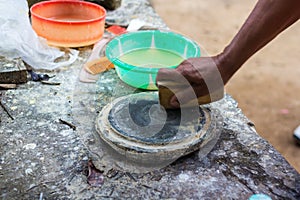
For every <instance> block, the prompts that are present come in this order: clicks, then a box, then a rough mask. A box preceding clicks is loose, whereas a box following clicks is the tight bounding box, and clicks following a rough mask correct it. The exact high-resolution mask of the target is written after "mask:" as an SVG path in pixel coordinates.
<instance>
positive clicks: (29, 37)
mask: <svg viewBox="0 0 300 200" xmlns="http://www.w3.org/2000/svg"><path fill="white" fill-rule="evenodd" d="M28 11H29V8H28V3H27V1H26V0H17V1H16V0H13V1H7V0H0V56H5V57H7V58H10V59H12V58H22V59H23V60H24V61H25V62H26V63H27V64H29V65H30V66H31V67H32V68H34V69H46V70H53V69H56V68H58V67H63V66H67V65H70V64H72V63H73V62H74V61H75V60H76V59H77V57H78V51H76V50H73V49H70V53H69V58H68V60H66V61H63V62H54V61H55V60H56V59H57V58H59V57H62V56H64V55H65V52H62V51H60V50H59V49H58V48H55V47H50V46H48V45H47V43H46V40H45V39H43V38H41V37H39V36H38V35H37V34H36V33H35V32H34V30H33V29H32V27H31V24H30V20H29V16H28Z"/></svg>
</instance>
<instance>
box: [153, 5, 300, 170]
mask: <svg viewBox="0 0 300 200" xmlns="http://www.w3.org/2000/svg"><path fill="white" fill-rule="evenodd" d="M256 2H257V1H253V0H243V1H240V0H210V1H205V0H189V1H186V0H151V3H152V5H153V7H154V9H155V10H156V12H157V13H158V14H159V15H160V17H161V18H162V19H163V20H164V21H165V23H166V24H167V26H168V27H169V28H171V29H172V30H174V31H177V32H180V33H182V34H183V35H186V36H188V37H190V38H192V39H194V40H195V41H197V42H198V43H199V44H200V45H201V46H202V47H204V49H205V50H206V51H207V53H208V54H209V55H215V54H217V53H219V52H220V51H222V50H223V49H224V47H225V46H226V45H227V44H228V43H229V42H230V41H231V39H232V38H233V37H234V35H235V34H236V33H237V31H238V30H239V28H240V27H241V26H242V23H243V22H244V21H245V20H246V18H247V16H248V15H249V13H250V12H251V10H252V9H253V7H254V5H255V3H256ZM299 35H300V22H299V21H298V22H297V23H296V24H294V25H293V26H291V27H290V28H288V29H287V30H286V31H285V32H283V33H282V34H281V35H279V36H278V37H277V38H275V39H274V40H273V41H272V42H271V43H269V44H268V45H267V46H266V47H264V48H263V49H262V50H261V51H260V52H258V53H256V54H255V55H254V56H253V57H252V58H250V59H249V60H248V61H247V62H246V63H245V64H244V65H243V67H242V68H241V69H240V70H239V71H238V72H237V73H236V74H235V76H234V77H233V78H232V79H231V80H230V82H229V83H228V84H227V85H226V92H227V93H229V94H230V95H231V96H233V98H234V99H235V100H237V102H238V104H239V107H240V108H241V109H242V110H243V112H244V114H245V115H246V116H247V117H248V118H249V119H250V120H251V121H252V122H253V123H254V124H255V127H256V130H257V132H258V134H260V135H261V136H262V137H263V138H265V139H266V140H268V141H269V142H270V143H271V144H272V145H273V146H274V147H275V148H276V149H277V150H278V151H279V152H280V153H281V154H282V155H283V156H284V157H285V158H286V159H287V161H288V162H289V163H290V164H291V165H292V166H293V167H295V168H296V170H297V171H298V172H300V146H299V145H296V143H295V141H294V139H293V131H294V129H295V128H296V127H297V126H298V125H300V38H299Z"/></svg>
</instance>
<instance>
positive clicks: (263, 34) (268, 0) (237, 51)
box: [214, 0, 300, 83]
mask: <svg viewBox="0 0 300 200" xmlns="http://www.w3.org/2000/svg"><path fill="white" fill-rule="evenodd" d="M299 18H300V0H259V1H258V3H257V4H256V6H255V8H254V9H253V11H252V12H251V14H250V15H249V17H248V18H247V20H246V22H245V23H244V24H243V26H242V27H241V29H240V30H239V32H238V33H237V35H236V36H235V37H234V38H233V40H232V41H231V43H230V44H229V45H228V46H227V47H226V48H225V49H224V51H223V52H222V53H221V54H219V55H218V56H216V57H214V59H215V60H216V63H217V65H218V67H219V70H220V72H221V74H222V77H223V81H224V83H227V81H228V80H229V79H230V78H231V76H232V75H233V74H234V73H235V72H236V71H237V70H238V69H239V68H240V67H241V66H242V65H243V64H244V63H245V62H246V61H247V60H248V59H249V58H250V57H251V56H252V55H253V54H254V53H255V52H257V51H258V50H260V49H261V48H262V47H264V46H265V45H266V44H267V43H269V42H270V41H271V40H272V39H274V38H275V37H276V36H277V35H278V34H279V33H280V32H282V31H283V30H285V29H286V28H287V27H289V26H290V25H291V24H293V23H295V22H296V21H297V20H298V19H299Z"/></svg>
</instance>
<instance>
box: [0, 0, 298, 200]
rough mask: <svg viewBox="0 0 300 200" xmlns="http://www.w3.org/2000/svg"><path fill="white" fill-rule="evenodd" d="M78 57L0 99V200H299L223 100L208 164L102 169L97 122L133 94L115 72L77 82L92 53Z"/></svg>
mask: <svg viewBox="0 0 300 200" xmlns="http://www.w3.org/2000/svg"><path fill="white" fill-rule="evenodd" d="M124 3H125V4H126V3H132V4H139V5H140V7H139V11H140V12H141V13H143V15H144V16H147V17H144V18H145V19H147V20H148V22H149V24H150V22H151V21H153V24H156V25H157V24H159V23H160V22H161V19H160V18H159V17H158V16H157V15H156V14H155V13H154V12H153V10H152V8H151V7H150V6H149V4H148V3H147V2H146V1H140V0H136V1H124ZM127 5H128V4H127ZM124 16H125V15H124ZM140 16H142V14H141V15H140ZM126 17H128V16H127V15H126ZM144 18H143V19H144ZM160 26H164V25H163V24H160ZM79 50H80V55H79V59H78V60H77V61H76V63H74V64H73V65H72V66H70V67H67V68H62V69H60V70H57V71H54V72H52V73H51V74H53V75H56V76H55V77H54V78H53V81H55V82H60V83H61V84H60V85H43V84H41V83H39V82H28V83H26V84H24V85H21V86H20V87H19V88H18V89H17V90H8V91H6V92H2V94H1V95H0V96H1V102H2V104H3V105H5V107H6V108H7V110H8V111H9V112H10V114H11V115H12V116H13V117H14V120H12V119H11V118H9V117H8V116H7V114H6V112H3V110H2V108H0V110H1V111H0V119H1V122H0V191H1V192H0V195H1V198H2V199H39V198H40V197H41V196H42V198H43V199H72V200H73V199H247V198H248V197H249V196H250V195H252V194H254V193H264V194H267V195H269V196H271V197H272V199H295V200H296V199H300V175H299V173H297V172H296V170H295V169H293V168H292V167H291V166H290V165H289V164H288V163H287V162H286V160H285V159H284V158H283V157H282V155H280V154H279V153H278V152H277V151H276V150H275V149H274V148H273V147H272V146H271V145H270V144H269V143H268V142H266V141H265V140H264V139H262V138H261V137H260V136H259V135H258V134H257V133H256V131H255V130H254V128H253V124H252V123H251V122H249V120H248V119H247V118H246V117H245V116H244V115H243V113H242V112H241V110H240V109H239V108H238V106H237V103H236V102H235V101H234V100H233V99H232V98H231V97H230V96H229V95H226V96H225V97H224V99H223V100H221V101H219V102H216V103H213V104H211V106H212V107H215V108H216V109H218V110H219V111H220V113H221V115H222V117H223V119H224V121H223V130H222V133H221V136H220V138H219V140H218V142H217V144H216V145H215V147H214V148H213V149H212V151H211V152H210V153H209V154H208V155H207V156H203V155H202V152H201V151H197V152H194V153H192V154H189V155H187V156H185V157H183V158H180V159H179V160H177V161H175V162H174V163H172V164H171V165H168V166H167V167H165V168H162V169H159V170H156V171H153V172H149V173H142V174H139V173H135V172H125V171H122V170H118V169H117V167H114V166H113V165H108V163H106V162H105V161H106V159H105V157H109V155H105V154H104V152H103V151H102V150H103V149H102V144H101V142H100V141H99V138H97V137H96V134H95V133H96V131H95V120H96V117H97V115H98V113H99V111H100V110H101V109H102V108H103V106H105V105H106V104H107V103H108V102H110V101H111V100H112V99H115V98H117V97H119V96H124V95H126V94H129V93H132V92H138V91H137V90H135V89H132V88H130V87H129V86H127V85H125V84H124V83H122V82H121V81H120V80H119V79H118V77H117V75H116V73H115V71H114V70H110V71H108V72H105V73H103V74H101V75H100V76H99V80H98V82H97V84H87V83H81V82H79V81H78V74H79V71H80V69H81V67H82V66H83V63H84V61H86V59H87V57H88V56H89V54H90V53H91V49H90V48H82V49H79ZM59 119H63V120H65V121H68V122H70V123H72V124H73V125H75V126H76V130H73V129H71V128H70V127H69V126H68V125H65V124H62V123H60V120H59ZM90 159H91V160H92V161H93V162H94V164H95V166H96V167H97V168H99V169H101V170H103V173H104V176H105V178H104V184H103V185H102V187H91V186H89V185H88V184H87V177H86V175H87V162H88V160H90Z"/></svg>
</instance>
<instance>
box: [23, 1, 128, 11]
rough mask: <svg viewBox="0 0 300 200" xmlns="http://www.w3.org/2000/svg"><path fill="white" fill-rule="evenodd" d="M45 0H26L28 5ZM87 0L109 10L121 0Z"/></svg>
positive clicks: (117, 5)
mask: <svg viewBox="0 0 300 200" xmlns="http://www.w3.org/2000/svg"><path fill="white" fill-rule="evenodd" d="M41 1H45V0H27V2H28V5H29V7H31V6H32V5H33V4H35V3H38V2H41ZM88 1H89V2H92V3H97V4H99V5H101V6H103V7H104V8H107V9H109V10H115V9H117V8H118V7H120V6H121V3H122V0H88Z"/></svg>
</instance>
